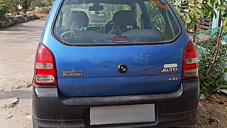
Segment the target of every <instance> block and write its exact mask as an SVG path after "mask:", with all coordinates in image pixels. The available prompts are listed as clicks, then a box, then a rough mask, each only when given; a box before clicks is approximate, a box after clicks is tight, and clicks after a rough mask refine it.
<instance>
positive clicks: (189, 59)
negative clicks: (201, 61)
mask: <svg viewBox="0 0 227 128" xmlns="http://www.w3.org/2000/svg"><path fill="white" fill-rule="evenodd" d="M197 77H198V58H197V55H196V49H195V47H194V45H193V43H192V42H189V43H188V45H187V46H186V47H185V49H184V58H183V68H182V79H188V78H197Z"/></svg>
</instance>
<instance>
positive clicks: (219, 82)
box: [191, 28, 227, 94]
mask: <svg viewBox="0 0 227 128" xmlns="http://www.w3.org/2000/svg"><path fill="white" fill-rule="evenodd" d="M219 30H220V28H216V29H211V30H206V31H202V32H198V33H194V34H191V36H192V37H194V42H196V43H195V46H196V49H197V53H198V57H199V79H200V85H201V91H202V92H206V93H209V94H212V93H215V92H217V89H218V88H226V87H227V81H226V79H225V77H226V76H225V73H226V71H227V68H226V67H227V53H226V50H227V45H226V44H224V43H220V45H219V49H220V51H219V52H218V55H217V58H216V61H215V63H214V65H213V66H212V68H211V70H210V72H209V74H207V71H208V69H209V67H210V66H211V65H212V62H213V59H215V58H214V54H215V53H216V49H215V47H216V46H217V45H216V42H217V40H218V38H217V37H218V35H219ZM224 35H225V34H223V35H222V37H224ZM222 37H221V39H223V38H222ZM202 38H204V39H202ZM196 40H205V41H196Z"/></svg>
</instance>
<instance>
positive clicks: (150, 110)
mask: <svg viewBox="0 0 227 128" xmlns="http://www.w3.org/2000/svg"><path fill="white" fill-rule="evenodd" d="M90 119H91V125H103V124H121V123H142V122H155V105H154V104H142V105H124V106H107V107H91V108H90Z"/></svg>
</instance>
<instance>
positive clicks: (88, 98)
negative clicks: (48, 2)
mask: <svg viewBox="0 0 227 128" xmlns="http://www.w3.org/2000/svg"><path fill="white" fill-rule="evenodd" d="M103 12H105V16H103ZM94 14H95V15H97V16H100V17H102V18H96V20H95V21H93V20H92V19H93V15H94ZM103 18H105V19H103ZM99 19H100V21H97V20H99ZM197 63H198V59H197V55H196V51H195V48H194V46H193V44H192V42H191V41H190V39H189V37H188V34H187V31H186V30H185V29H184V26H183V24H182V22H181V21H180V18H179V17H178V16H177V14H176V12H175V11H174V9H173V7H172V6H171V5H170V3H169V2H168V0H56V1H55V4H54V5H53V7H52V10H51V11H50V14H49V17H48V19H47V21H46V25H45V27H44V31H43V34H42V38H41V41H40V44H39V46H38V49H37V54H36V59H35V73H34V79H33V83H34V86H33V127H34V128H69V127H70V128H84V127H86V128H88V127H89V128H93V127H96V128H101V127H121V128H127V127H128V128H133V127H135V128H139V127H172V126H179V125H180V126H181V125H188V124H191V123H193V122H194V121H195V117H196V111H197V107H198V96H199V80H198V64H197Z"/></svg>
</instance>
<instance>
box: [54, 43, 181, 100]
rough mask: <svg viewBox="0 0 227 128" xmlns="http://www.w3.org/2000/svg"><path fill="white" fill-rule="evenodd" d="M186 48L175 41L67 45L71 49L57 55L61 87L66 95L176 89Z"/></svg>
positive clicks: (168, 90)
mask: <svg viewBox="0 0 227 128" xmlns="http://www.w3.org/2000/svg"><path fill="white" fill-rule="evenodd" d="M182 49H183V48H179V47H178V46H177V47H176V45H175V44H166V45H145V46H111V47H70V46H65V47H64V49H62V50H63V51H67V52H65V53H62V55H57V56H58V57H57V58H56V65H57V75H58V87H59V90H60V92H61V94H63V95H64V96H114V95H139V94H158V93H169V92H173V91H176V90H177V89H178V88H179V86H180V83H181V68H182V66H181V65H182V55H183V53H182V52H183V50H182ZM173 51H174V52H173ZM121 66H123V67H126V68H127V69H126V71H125V72H122V71H121V70H120V69H119V68H121Z"/></svg>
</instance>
